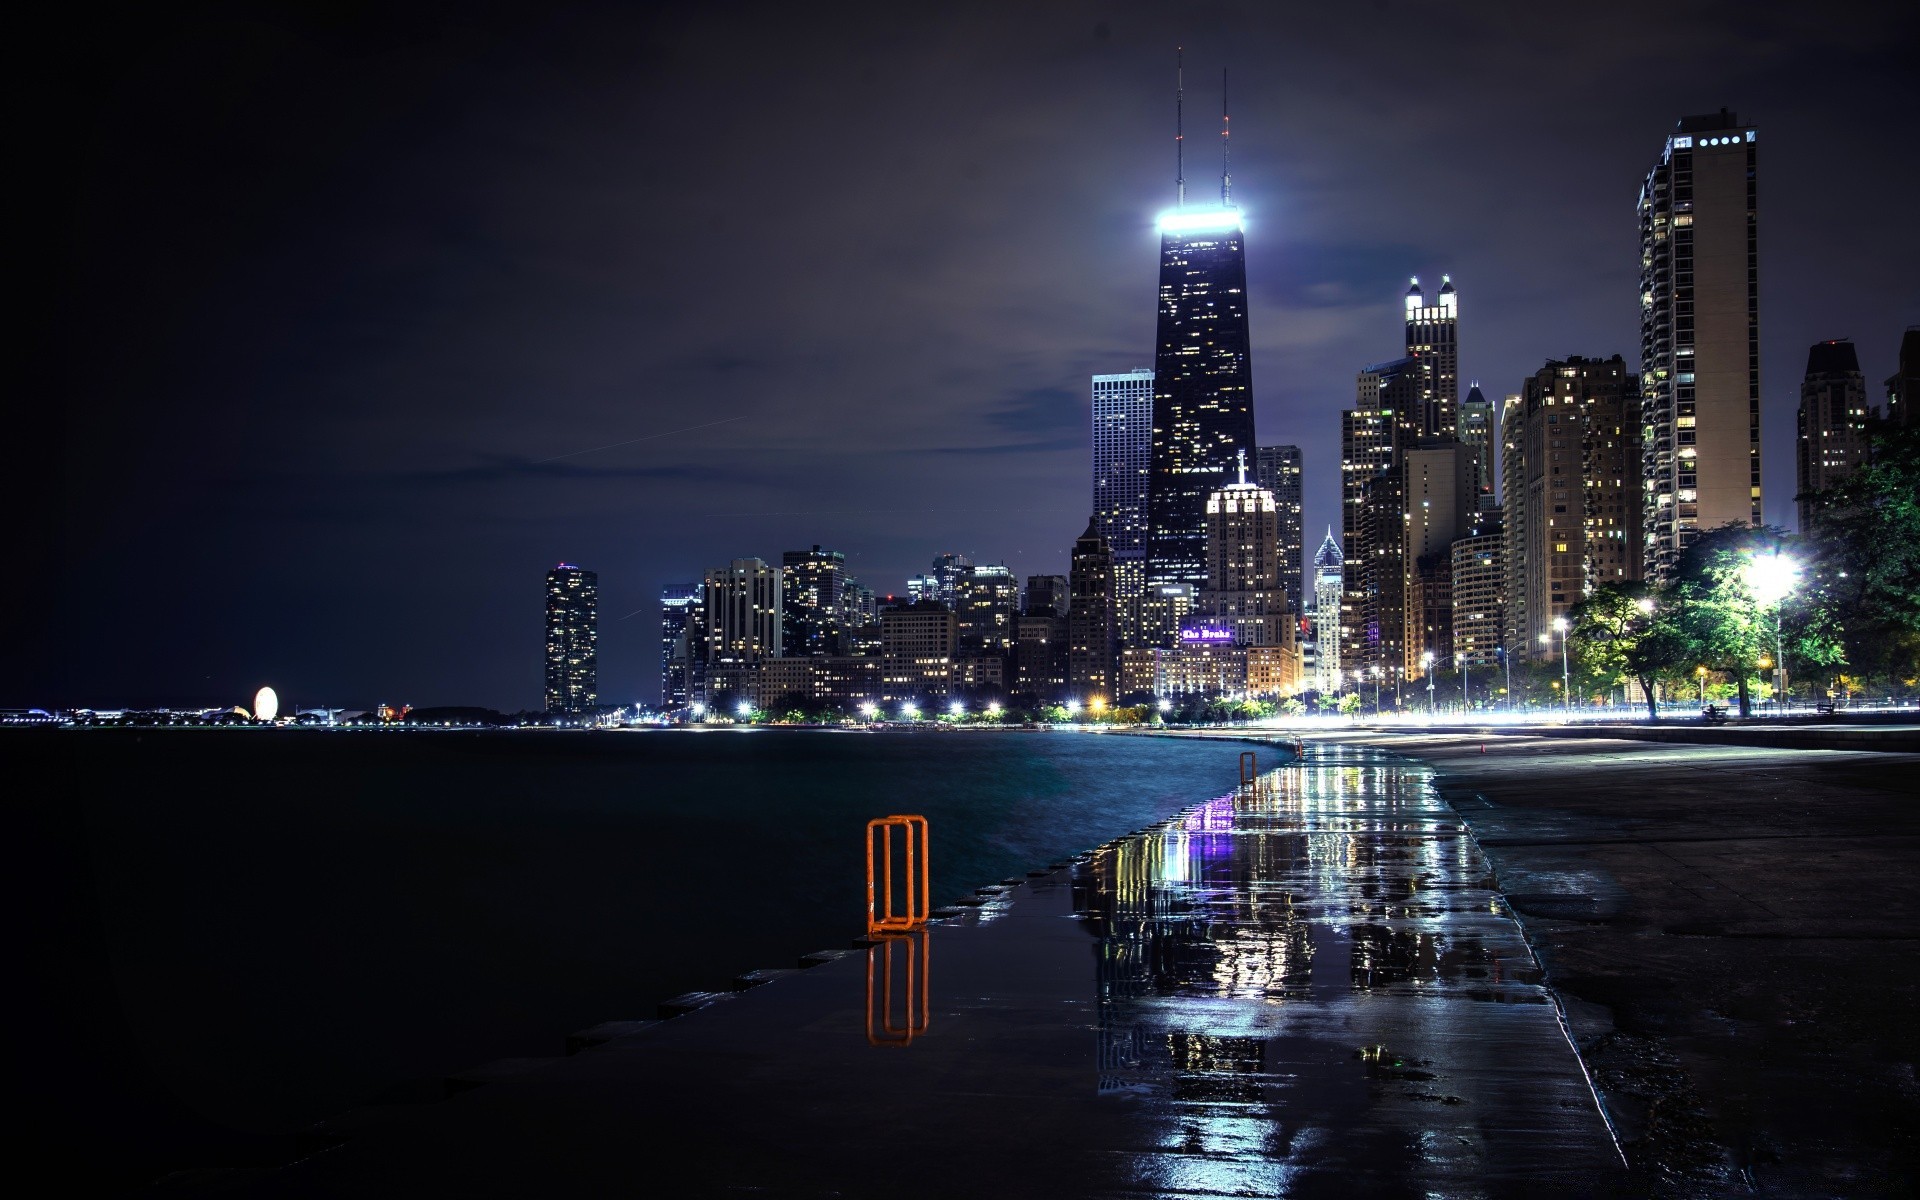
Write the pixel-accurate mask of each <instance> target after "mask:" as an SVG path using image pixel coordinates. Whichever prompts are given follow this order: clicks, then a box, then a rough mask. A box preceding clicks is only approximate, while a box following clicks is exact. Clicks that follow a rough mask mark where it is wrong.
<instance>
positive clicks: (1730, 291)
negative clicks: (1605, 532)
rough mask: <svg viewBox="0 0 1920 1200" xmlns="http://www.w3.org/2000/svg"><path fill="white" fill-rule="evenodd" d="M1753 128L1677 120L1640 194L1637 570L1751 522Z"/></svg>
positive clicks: (1756, 336) (1756, 499) (1664, 569)
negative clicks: (1640, 527)
mask: <svg viewBox="0 0 1920 1200" xmlns="http://www.w3.org/2000/svg"><path fill="white" fill-rule="evenodd" d="M1756 136H1757V134H1756V132H1755V130H1754V129H1753V127H1752V126H1748V125H1742V124H1741V123H1740V121H1739V119H1738V118H1737V117H1736V116H1735V115H1734V114H1733V113H1730V112H1728V111H1727V110H1726V109H1724V108H1723V109H1721V110H1720V112H1719V113H1718V114H1712V115H1707V116H1699V117H1686V118H1684V119H1683V120H1681V121H1680V123H1679V125H1678V126H1677V127H1676V128H1675V130H1674V132H1673V133H1672V134H1670V135H1669V136H1668V137H1667V140H1666V144H1665V145H1664V146H1663V147H1662V148H1661V152H1660V161H1659V162H1658V163H1657V164H1655V165H1654V168H1653V169H1652V170H1651V171H1649V172H1647V177H1646V180H1645V181H1644V182H1643V183H1642V184H1641V186H1640V202H1639V215H1640V387H1641V395H1642V412H1643V414H1644V417H1643V421H1644V426H1645V437H1644V448H1643V451H1642V454H1643V460H1642V476H1643V481H1642V482H1643V487H1644V491H1643V493H1642V498H1643V510H1644V511H1643V523H1644V527H1645V531H1646V533H1645V555H1646V573H1647V577H1648V578H1652V579H1665V578H1666V577H1667V576H1668V574H1669V573H1670V572H1671V571H1672V569H1673V565H1674V564H1675V563H1676V562H1677V561H1679V558H1680V555H1681V553H1682V552H1683V551H1685V549H1686V547H1687V544H1688V542H1689V541H1691V540H1692V538H1693V536H1694V534H1696V533H1698V532H1702V531H1705V530H1709V529H1715V528H1718V527H1719V526H1721V525H1725V524H1728V523H1730V522H1731V523H1737V524H1741V525H1758V524H1760V250H1759V246H1760V241H1759V221H1758V209H1757V199H1756V197H1757V181H1756V178H1755V171H1756V166H1755V164H1756V161H1757V158H1756V156H1757V150H1756V147H1755V144H1754V143H1755V138H1756Z"/></svg>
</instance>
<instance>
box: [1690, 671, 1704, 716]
mask: <svg viewBox="0 0 1920 1200" xmlns="http://www.w3.org/2000/svg"><path fill="white" fill-rule="evenodd" d="M1693 673H1694V674H1695V675H1697V676H1699V678H1700V707H1701V708H1705V707H1706V706H1707V669H1706V668H1705V667H1695V668H1694V669H1693Z"/></svg>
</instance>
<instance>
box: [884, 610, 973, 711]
mask: <svg viewBox="0 0 1920 1200" xmlns="http://www.w3.org/2000/svg"><path fill="white" fill-rule="evenodd" d="M958 630H959V624H958V622H957V620H956V619H955V617H954V615H953V610H952V609H950V608H948V607H947V606H946V605H944V604H942V603H940V602H939V601H938V600H918V601H915V602H913V603H911V604H902V605H896V606H894V607H892V608H884V609H881V610H880V654H881V659H882V675H881V686H882V689H883V691H884V692H885V694H886V698H887V699H889V700H916V701H917V700H927V701H937V700H940V699H943V698H945V697H946V695H947V694H948V693H949V692H951V691H952V690H953V685H954V663H953V660H954V640H955V637H956V635H957V633H958Z"/></svg>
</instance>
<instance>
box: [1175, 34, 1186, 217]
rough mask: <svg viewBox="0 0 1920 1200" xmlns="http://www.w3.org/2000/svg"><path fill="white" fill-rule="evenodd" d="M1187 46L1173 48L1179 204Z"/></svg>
mask: <svg viewBox="0 0 1920 1200" xmlns="http://www.w3.org/2000/svg"><path fill="white" fill-rule="evenodd" d="M1186 106H1187V48H1186V47H1185V46H1175V47H1174V48H1173V186H1174V190H1175V193H1176V195H1177V196H1178V201H1179V206H1180V207H1181V208H1185V207H1186V206H1187V132H1186Z"/></svg>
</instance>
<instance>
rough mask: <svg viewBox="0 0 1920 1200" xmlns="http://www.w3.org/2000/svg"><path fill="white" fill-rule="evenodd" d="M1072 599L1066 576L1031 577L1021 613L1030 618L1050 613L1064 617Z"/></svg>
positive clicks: (1028, 577) (1028, 578) (1028, 579)
mask: <svg viewBox="0 0 1920 1200" xmlns="http://www.w3.org/2000/svg"><path fill="white" fill-rule="evenodd" d="M1072 597H1073V593H1072V592H1071V591H1069V590H1068V584H1067V577H1066V576H1065V575H1029V576H1027V595H1026V600H1025V602H1024V603H1023V604H1022V605H1021V608H1020V611H1021V612H1022V613H1023V614H1026V615H1028V616H1033V615H1038V614H1041V613H1048V614H1051V615H1053V616H1056V617H1064V616H1066V615H1067V608H1068V606H1069V605H1070V604H1071V602H1072Z"/></svg>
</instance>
